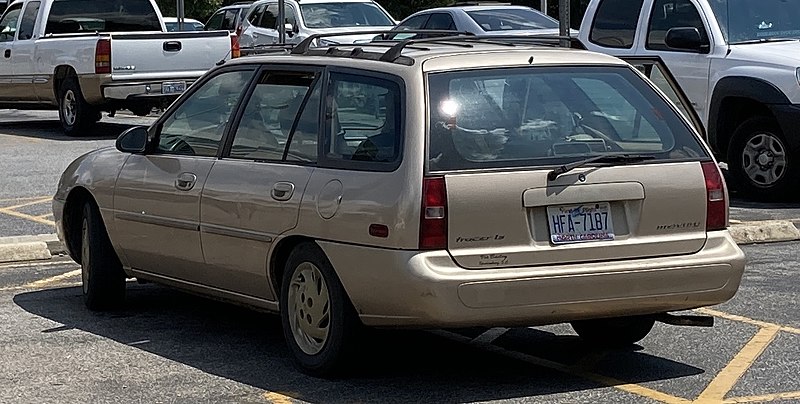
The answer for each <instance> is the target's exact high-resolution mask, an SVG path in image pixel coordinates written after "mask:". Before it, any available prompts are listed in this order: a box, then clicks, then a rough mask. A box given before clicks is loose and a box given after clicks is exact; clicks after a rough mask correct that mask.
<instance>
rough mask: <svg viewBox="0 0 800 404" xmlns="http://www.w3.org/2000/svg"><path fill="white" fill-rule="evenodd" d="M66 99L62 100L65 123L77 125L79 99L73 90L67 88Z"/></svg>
mask: <svg viewBox="0 0 800 404" xmlns="http://www.w3.org/2000/svg"><path fill="white" fill-rule="evenodd" d="M63 97H64V99H63V100H62V101H61V114H62V115H63V116H64V123H66V124H67V125H69V126H72V125H75V121H76V119H77V116H78V114H77V112H76V110H77V108H78V107H77V105H78V99H77V98H76V96H75V92H74V91H72V90H67V91H66V92H65V93H64V96H63Z"/></svg>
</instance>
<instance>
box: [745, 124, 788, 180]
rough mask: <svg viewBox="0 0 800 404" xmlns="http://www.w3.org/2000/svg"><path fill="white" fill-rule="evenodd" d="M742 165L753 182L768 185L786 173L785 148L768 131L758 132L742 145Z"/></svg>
mask: <svg viewBox="0 0 800 404" xmlns="http://www.w3.org/2000/svg"><path fill="white" fill-rule="evenodd" d="M742 167H743V168H744V172H745V173H746V174H747V178H748V179H750V181H752V182H753V183H754V184H757V185H761V186H769V185H772V184H774V183H775V182H777V181H778V180H780V179H781V178H782V177H783V176H784V175H785V174H786V148H785V147H784V145H783V142H781V140H780V139H779V138H778V137H777V136H774V135H772V134H769V133H759V134H757V135H755V136H753V137H752V138H750V140H748V141H747V143H746V144H745V146H744V150H743V151H742Z"/></svg>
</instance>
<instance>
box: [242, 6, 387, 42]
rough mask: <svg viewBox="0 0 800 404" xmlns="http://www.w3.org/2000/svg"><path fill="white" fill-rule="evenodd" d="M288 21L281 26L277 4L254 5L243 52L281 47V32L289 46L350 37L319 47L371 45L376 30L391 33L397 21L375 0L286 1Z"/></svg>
mask: <svg viewBox="0 0 800 404" xmlns="http://www.w3.org/2000/svg"><path fill="white" fill-rule="evenodd" d="M285 13H286V21H285V23H284V24H279V23H278V20H277V18H278V17H277V16H278V1H277V0H261V1H257V2H255V3H254V4H253V7H252V8H251V9H250V11H249V12H248V14H247V18H246V19H245V21H244V23H243V25H242V27H243V28H242V34H241V38H240V44H241V47H242V49H243V50H244V51H246V50H247V49H249V48H255V47H259V46H263V45H271V44H275V43H278V29H285V30H286V40H285V41H286V43H295V44H296V43H299V42H300V41H302V40H303V39H305V38H308V37H309V36H310V35H313V34H330V33H334V32H342V33H347V35H340V36H336V37H328V38H326V39H324V40H322V42H321V43H320V44H321V45H330V44H335V43H356V42H369V41H371V40H372V37H374V36H375V35H374V34H360V33H359V31H361V32H367V31H375V30H389V29H391V28H392V27H394V24H395V21H394V19H393V18H392V17H391V16H390V15H389V13H388V12H386V10H384V9H383V8H382V7H381V6H380V5H379V4H378V3H376V2H374V1H372V0H303V1H302V2H297V1H295V0H286V2H285Z"/></svg>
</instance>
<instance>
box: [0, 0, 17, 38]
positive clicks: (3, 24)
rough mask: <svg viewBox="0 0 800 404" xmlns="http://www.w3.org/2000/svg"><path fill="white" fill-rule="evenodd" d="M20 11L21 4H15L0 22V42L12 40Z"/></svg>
mask: <svg viewBox="0 0 800 404" xmlns="http://www.w3.org/2000/svg"><path fill="white" fill-rule="evenodd" d="M21 11H22V3H17V4H15V5H14V6H13V7H11V8H9V9H8V12H7V13H6V15H4V16H3V19H2V20H0V42H9V41H13V40H14V34H16V32H17V22H19V14H20V12H21Z"/></svg>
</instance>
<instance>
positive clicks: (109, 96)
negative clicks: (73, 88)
mask: <svg viewBox="0 0 800 404" xmlns="http://www.w3.org/2000/svg"><path fill="white" fill-rule="evenodd" d="M195 80H197V77H193V78H177V79H165V80H135V81H123V80H112V79H111V75H109V74H89V75H84V76H81V77H80V85H81V91H82V92H83V97H84V98H85V99H86V101H87V102H89V103H90V104H93V105H103V104H108V103H115V102H117V103H118V102H124V101H148V100H159V99H165V100H171V99H174V98H177V97H178V96H179V95H180V94H179V93H176V94H162V88H161V87H162V84H163V83H165V82H175V81H183V82H186V88H188V87H189V86H190V85H191V84H192V83H194V81H195Z"/></svg>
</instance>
